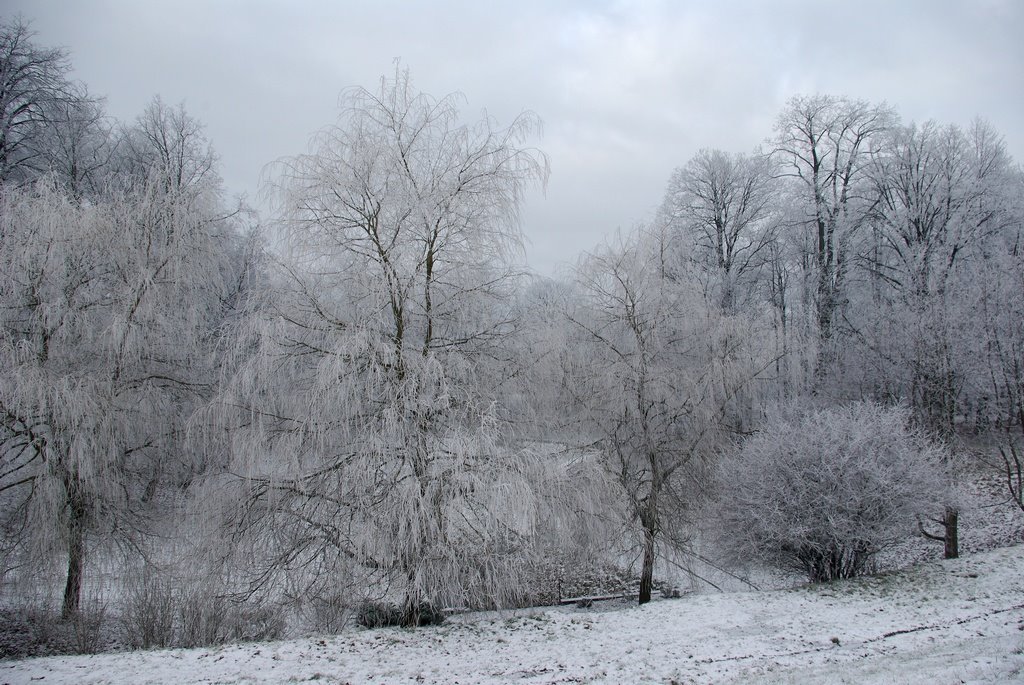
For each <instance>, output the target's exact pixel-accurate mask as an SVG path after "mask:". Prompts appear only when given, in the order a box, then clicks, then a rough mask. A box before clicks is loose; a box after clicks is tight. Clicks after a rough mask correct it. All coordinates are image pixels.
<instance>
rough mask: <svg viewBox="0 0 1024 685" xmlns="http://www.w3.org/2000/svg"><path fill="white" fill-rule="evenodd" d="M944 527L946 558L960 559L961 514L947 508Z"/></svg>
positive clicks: (943, 518) (943, 521)
mask: <svg viewBox="0 0 1024 685" xmlns="http://www.w3.org/2000/svg"><path fill="white" fill-rule="evenodd" d="M942 526H943V528H945V535H944V539H943V553H944V556H945V557H946V558H947V559H957V558H959V557H960V512H959V511H957V510H956V509H953V508H952V507H946V513H945V515H944V516H943V517H942Z"/></svg>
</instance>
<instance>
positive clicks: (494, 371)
mask: <svg viewBox="0 0 1024 685" xmlns="http://www.w3.org/2000/svg"><path fill="white" fill-rule="evenodd" d="M458 105H459V97H458V96H455V95H450V96H447V97H445V98H441V99H435V98H433V97H431V96H429V95H426V94H423V93H420V92H418V91H417V90H416V89H415V88H414V87H413V85H412V83H411V81H410V79H409V76H408V73H407V72H405V71H403V70H401V69H396V72H395V74H394V76H392V77H390V78H385V79H382V80H381V83H380V87H379V89H377V90H376V91H373V92H371V91H368V90H365V89H361V88H360V89H354V90H350V91H347V92H346V93H345V95H344V99H343V106H342V111H341V113H340V116H339V119H338V121H337V123H336V124H335V125H333V126H330V127H328V128H325V129H324V130H322V131H321V132H320V133H319V134H317V135H316V137H315V138H314V139H313V141H312V144H311V152H310V153H309V154H305V155H300V156H297V157H293V158H289V159H285V160H282V161H281V162H279V163H278V164H277V165H276V166H275V168H274V171H273V172H272V174H271V192H272V194H273V196H274V197H275V198H276V200H277V202H278V205H279V208H280V212H281V213H280V218H281V222H282V223H281V228H282V229H283V231H284V234H285V236H286V241H287V245H288V247H289V254H288V256H287V257H286V258H285V259H284V261H283V262H282V264H281V271H280V275H279V278H280V288H279V289H278V291H277V292H276V293H275V294H274V295H273V297H272V299H271V301H270V302H269V303H268V304H267V306H266V307H263V308H261V309H260V311H258V312H257V313H256V315H255V317H254V318H253V320H252V321H251V322H250V323H249V324H248V326H247V327H246V328H245V330H244V331H243V332H242V337H241V343H240V345H241V347H240V348H239V356H238V362H237V366H236V367H235V370H234V375H233V377H232V378H231V379H230V382H229V384H228V385H227V386H226V388H225V392H224V394H222V396H221V397H220V401H219V408H220V409H219V410H220V411H222V412H223V413H224V415H226V416H227V420H229V421H233V422H236V423H235V424H234V425H232V426H231V429H232V434H233V436H234V437H233V455H234V458H235V459H236V460H237V462H238V469H239V470H240V471H241V472H242V473H244V474H245V475H246V477H247V480H246V481H245V484H244V487H245V489H244V492H245V493H246V494H245V495H244V499H243V500H242V504H243V507H242V508H241V510H240V512H238V513H237V516H238V517H239V518H238V519H237V521H238V522H239V524H240V525H241V526H242V529H244V530H248V531H251V532H254V533H260V532H261V531H262V532H264V533H266V534H268V535H269V536H271V537H272V539H273V544H272V547H271V548H270V551H271V555H269V556H266V557H263V558H262V559H261V560H260V561H261V563H263V564H264V566H263V571H264V572H265V574H264V575H263V579H265V578H267V577H269V576H270V575H271V574H273V573H275V572H277V571H282V570H289V569H292V570H294V569H297V568H303V569H307V570H308V569H311V568H316V569H320V573H321V574H322V573H330V574H332V575H334V576H337V574H339V573H343V572H345V569H346V567H347V568H349V569H350V570H352V571H353V572H359V573H370V574H376V578H377V579H379V580H381V581H386V582H387V583H389V584H391V586H392V587H394V588H395V589H396V591H397V592H399V593H400V594H401V596H402V601H403V609H404V621H405V622H406V623H408V624H415V623H416V622H417V621H418V620H419V612H420V609H421V607H422V606H423V603H424V602H427V601H430V602H440V603H444V604H447V603H453V604H457V605H458V604H472V605H475V606H480V605H486V604H503V603H506V602H508V601H511V600H514V598H515V596H516V595H517V593H520V592H521V591H522V586H521V584H519V583H517V582H516V578H517V577H518V574H519V572H520V570H521V567H522V563H521V561H522V559H523V553H524V552H523V550H524V549H525V548H528V547H529V545H530V544H531V540H532V536H533V534H534V532H535V531H536V529H537V527H538V526H540V525H541V524H542V522H543V520H544V517H545V516H546V512H547V511H548V507H549V504H550V503H551V502H554V501H555V500H554V499H551V498H549V497H541V494H540V490H539V487H540V486H541V485H544V484H545V482H547V483H548V484H549V485H550V486H551V487H554V488H555V489H557V487H558V484H559V482H560V480H562V478H561V477H559V476H558V473H557V469H555V470H552V469H551V468H550V465H546V464H544V463H543V462H541V461H539V460H537V459H535V458H533V455H532V454H531V452H530V450H528V449H525V448H523V447H522V446H519V445H518V444H517V443H516V442H515V441H514V440H513V439H512V438H513V435H512V433H511V431H510V430H509V426H508V422H507V418H506V413H505V410H504V408H503V407H502V406H501V404H500V403H499V399H500V393H499V389H498V388H497V387H496V386H495V384H496V383H499V382H500V381H501V379H502V377H503V373H502V372H503V370H502V369H500V368H496V366H497V367H500V365H501V364H503V363H504V360H506V359H507V356H508V355H507V354H506V352H505V351H504V350H503V346H504V344H505V340H506V336H507V335H508V334H509V333H510V332H511V331H512V330H513V325H514V317H513V316H512V314H513V299H512V294H513V292H514V286H515V284H516V274H517V267H516V260H517V254H518V250H519V246H520V241H521V235H520V232H519V227H518V221H517V218H518V209H519V204H520V201H521V198H522V195H523V192H524V190H525V189H526V187H527V186H528V184H530V183H533V182H537V181H540V182H543V181H545V180H546V178H547V173H548V171H547V160H546V158H545V157H544V156H543V155H542V154H541V153H539V152H538V151H536V150H534V149H531V148H528V147H525V146H524V144H525V142H526V140H527V139H528V137H529V136H531V135H532V134H533V132H534V131H535V130H536V128H537V126H538V123H539V122H538V121H537V119H536V117H535V116H534V115H532V114H529V113H526V114H523V115H521V116H519V117H518V118H517V119H516V120H515V121H514V122H513V123H512V124H511V125H510V126H508V127H500V126H498V125H497V124H496V123H495V122H494V121H493V120H492V119H490V118H489V117H485V118H483V119H481V120H479V121H476V122H470V123H464V122H462V121H461V120H460V118H459V111H458ZM234 407H238V408H240V409H241V411H240V412H237V413H234V414H233V413H232V412H231V411H230V410H231V408H234ZM225 409H227V410H228V411H224V410H225ZM563 477H564V473H563ZM549 479H550V480H549ZM307 578H309V579H311V580H313V581H314V583H313V585H316V584H317V583H319V584H321V585H322V583H323V582H324V580H325V579H326V578H325V577H324V576H321V577H320V578H316V577H313V576H307ZM305 591H306V592H315V591H317V590H316V588H315V587H310V586H308V585H307V587H306V590H305Z"/></svg>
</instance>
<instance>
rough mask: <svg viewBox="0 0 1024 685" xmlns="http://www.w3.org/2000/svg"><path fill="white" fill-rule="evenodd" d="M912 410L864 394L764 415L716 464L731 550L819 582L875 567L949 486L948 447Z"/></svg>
mask: <svg viewBox="0 0 1024 685" xmlns="http://www.w3.org/2000/svg"><path fill="white" fill-rule="evenodd" d="M908 418H909V414H908V412H906V411H905V410H903V409H901V408H895V409H893V408H885V407H881V406H879V405H875V404H867V403H861V404H854V405H851V406H847V407H841V408H834V409H825V410H821V411H816V412H811V413H808V414H805V415H804V416H803V417H801V418H799V419H797V420H787V419H784V418H783V419H776V420H774V421H770V422H768V424H767V425H765V426H764V427H763V428H762V429H761V430H760V431H759V432H758V433H756V434H755V435H754V436H752V437H750V438H749V439H747V441H746V442H745V443H743V445H742V446H741V447H740V448H739V449H738V450H736V451H735V452H734V453H733V454H731V455H729V456H727V457H726V458H724V459H723V460H722V462H721V464H720V467H719V470H718V474H717V481H718V489H719V491H720V497H719V502H718V514H719V520H720V522H721V527H722V533H723V537H722V542H723V545H724V546H725V548H726V550H727V551H728V552H729V553H731V555H732V556H733V557H734V558H735V559H744V560H759V561H763V562H767V563H769V564H773V565H777V566H781V567H785V568H789V569H791V570H795V571H797V572H800V573H803V574H805V575H806V576H807V578H808V579H810V580H811V581H814V582H817V581H823V580H831V579H834V578H850V577H853V576H857V575H861V574H863V573H867V572H870V570H871V567H872V560H873V557H874V555H875V554H877V553H878V552H879V551H880V550H881V549H883V548H884V547H886V546H888V545H890V544H892V543H894V542H896V541H897V540H899V539H901V538H903V537H905V536H907V535H909V534H911V533H912V532H913V531H914V530H915V528H916V525H917V520H918V518H919V517H920V516H922V515H923V514H924V513H925V512H926V511H928V510H934V509H935V508H936V507H937V506H939V505H942V504H943V503H944V502H943V500H944V498H945V497H946V496H947V494H948V486H947V485H946V484H947V483H948V478H947V466H946V462H945V458H944V453H943V451H942V450H941V449H940V448H939V447H937V446H935V445H933V444H931V443H930V442H929V441H928V440H927V439H925V437H924V436H923V435H922V434H921V433H919V432H916V431H914V430H912V429H911V428H909V427H908V424H907V421H908Z"/></svg>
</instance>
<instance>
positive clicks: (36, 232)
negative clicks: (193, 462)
mask: <svg viewBox="0 0 1024 685" xmlns="http://www.w3.org/2000/svg"><path fill="white" fill-rule="evenodd" d="M204 202H205V201H204V200H203V199H202V198H200V197H199V196H198V195H197V194H196V193H192V192H184V191H181V192H168V191H167V190H166V189H165V188H163V187H162V186H161V184H159V183H156V182H143V183H141V184H139V185H138V186H135V187H131V188H128V189H124V188H121V189H115V188H111V189H109V191H108V192H107V193H106V194H105V196H104V197H102V198H101V199H97V200H96V201H94V202H90V203H88V204H78V203H77V202H76V201H75V199H74V197H73V195H70V194H67V193H66V192H64V191H63V190H62V189H61V188H59V187H58V186H56V185H55V184H53V183H50V182H47V181H45V180H44V181H41V182H39V183H37V184H36V185H34V186H31V187H28V188H24V189H20V190H15V189H11V188H5V189H4V191H3V193H2V197H0V273H2V276H0V281H2V285H0V368H2V370H0V498H2V501H3V508H2V517H3V518H2V524H3V543H4V549H3V551H4V553H5V554H4V572H5V573H7V572H10V571H12V570H15V569H17V568H19V567H23V568H39V564H40V563H42V561H44V560H45V559H47V558H49V555H51V554H52V553H54V552H59V551H63V552H65V553H66V555H67V575H66V584H65V590H64V595H63V605H62V606H63V609H62V613H63V615H64V616H65V617H67V616H69V615H71V614H73V613H74V612H76V611H77V609H78V606H79V597H80V594H81V589H82V583H83V575H84V573H85V569H86V551H87V549H88V537H89V535H90V534H92V533H97V534H100V535H103V536H109V535H110V534H111V533H123V534H124V535H125V536H126V537H125V538H124V539H131V538H132V537H133V536H134V535H135V533H136V532H137V530H138V529H139V524H140V520H139V517H138V514H139V513H140V509H141V507H140V506H139V505H140V502H144V501H145V499H146V497H147V494H146V493H147V492H149V491H150V490H151V487H149V486H151V483H150V482H149V481H151V480H152V478H153V477H154V474H158V473H159V469H160V468H164V469H166V468H169V466H168V465H169V464H171V463H173V462H174V460H175V459H177V452H178V450H177V448H178V447H179V446H180V444H179V437H180V436H179V435H178V434H177V433H176V430H175V427H176V425H180V423H181V420H182V418H181V417H182V416H184V415H185V414H187V413H188V412H189V411H190V409H189V406H190V402H191V401H194V399H195V398H196V397H198V396H201V395H202V394H203V393H204V392H205V391H206V390H208V381H209V371H208V368H204V366H203V363H204V360H205V359H206V354H205V352H204V350H205V345H206V340H208V338H209V336H208V334H209V327H210V325H211V321H215V320H216V319H217V317H218V315H219V311H220V309H221V306H222V297H223V295H224V292H225V290H224V288H223V287H222V286H223V284H224V280H223V278H224V276H225V274H226V270H225V269H223V266H224V263H223V259H222V258H221V257H220V256H219V255H220V253H221V252H222V249H223V248H224V246H225V245H226V243H225V242H224V240H223V239H224V238H225V236H224V235H217V234H216V230H217V229H215V228H214V227H216V226H218V225H219V224H217V222H211V221H210V216H211V214H210V213H209V212H208V211H207V210H208V209H209V207H208V206H204ZM154 469H157V471H154ZM151 495H152V493H151V492H150V496H151Z"/></svg>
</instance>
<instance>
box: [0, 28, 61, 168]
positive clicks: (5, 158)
mask: <svg viewBox="0 0 1024 685" xmlns="http://www.w3.org/2000/svg"><path fill="white" fill-rule="evenodd" d="M33 37H34V34H33V32H32V30H31V29H30V27H29V25H28V24H27V23H26V22H25V21H24V20H22V19H21V18H16V19H14V20H12V21H10V22H9V23H4V24H0V183H7V182H14V183H22V182H25V181H28V180H31V179H32V178H34V177H35V176H37V175H38V174H39V173H40V172H42V171H45V168H46V167H45V162H46V160H45V155H44V154H43V153H44V146H45V137H46V135H47V130H48V129H49V128H50V126H51V124H52V123H53V122H54V120H55V119H57V118H58V117H59V115H60V110H61V109H62V108H63V107H64V106H65V105H66V104H67V103H68V102H70V101H72V100H74V99H76V98H75V96H74V94H73V93H72V88H71V85H70V83H69V81H68V79H67V74H68V72H69V71H70V69H71V67H70V65H69V64H68V60H67V55H66V54H65V53H64V52H63V51H62V50H59V49H48V48H40V47H37V46H36V45H35V44H34V43H33V42H32V39H33Z"/></svg>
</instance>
